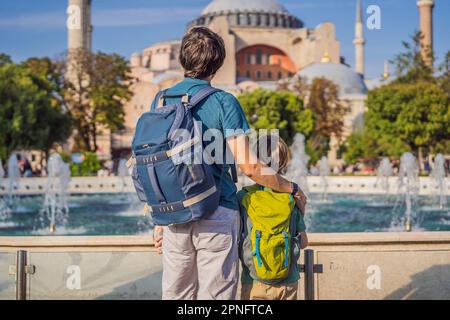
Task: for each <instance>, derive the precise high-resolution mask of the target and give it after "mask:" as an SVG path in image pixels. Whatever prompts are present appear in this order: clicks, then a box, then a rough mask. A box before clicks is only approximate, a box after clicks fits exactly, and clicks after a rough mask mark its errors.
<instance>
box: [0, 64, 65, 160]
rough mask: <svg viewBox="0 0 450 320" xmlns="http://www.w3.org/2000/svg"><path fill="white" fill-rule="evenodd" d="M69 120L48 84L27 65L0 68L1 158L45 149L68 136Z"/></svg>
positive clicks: (6, 65) (9, 65)
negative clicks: (23, 151) (19, 152)
mask: <svg viewBox="0 0 450 320" xmlns="http://www.w3.org/2000/svg"><path fill="white" fill-rule="evenodd" d="M70 132H71V130H70V117H69V115H68V114H66V113H64V112H63V110H62V108H61V105H60V104H59V103H58V102H57V100H56V99H55V96H54V91H53V90H52V86H51V84H49V82H48V79H46V78H45V77H44V76H42V75H39V74H35V73H33V72H32V71H31V70H30V69H29V68H28V67H27V66H26V65H16V64H14V63H8V64H4V65H3V66H1V67H0V157H1V158H5V159H6V158H8V157H9V155H10V154H11V153H12V152H13V151H14V150H18V149H24V150H33V149H38V150H43V151H44V152H46V154H48V150H49V149H50V148H51V147H52V146H53V145H54V144H55V143H61V142H64V141H65V140H66V139H67V138H68V137H69V135H70Z"/></svg>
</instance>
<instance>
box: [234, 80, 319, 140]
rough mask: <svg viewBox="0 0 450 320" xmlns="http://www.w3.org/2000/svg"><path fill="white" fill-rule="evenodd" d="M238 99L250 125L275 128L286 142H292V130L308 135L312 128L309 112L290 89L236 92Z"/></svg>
mask: <svg viewBox="0 0 450 320" xmlns="http://www.w3.org/2000/svg"><path fill="white" fill-rule="evenodd" d="M239 102H240V103H241V105H242V108H243V109H244V112H245V114H246V115H247V119H248V122H249V124H250V125H251V127H252V128H254V129H256V130H259V129H279V130H280V136H281V137H282V138H283V140H285V141H286V142H287V143H288V144H291V143H292V142H293V138H294V136H295V134H296V133H298V132H301V133H303V134H304V135H305V136H306V137H309V136H310V135H311V132H312V131H313V128H314V119H313V114H312V111H311V110H310V109H306V108H305V106H304V104H303V101H302V99H300V97H298V96H297V95H295V94H293V93H291V92H286V91H281V92H274V91H271V90H262V89H258V90H255V91H252V92H247V93H244V94H242V95H240V96H239Z"/></svg>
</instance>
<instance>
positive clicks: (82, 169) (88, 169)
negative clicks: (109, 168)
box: [70, 152, 102, 177]
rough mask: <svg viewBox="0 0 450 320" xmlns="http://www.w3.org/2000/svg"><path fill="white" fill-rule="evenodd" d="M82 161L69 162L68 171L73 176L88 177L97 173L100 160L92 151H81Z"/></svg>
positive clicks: (99, 167)
mask: <svg viewBox="0 0 450 320" xmlns="http://www.w3.org/2000/svg"><path fill="white" fill-rule="evenodd" d="M83 156H84V161H83V162H82V163H81V164H76V163H71V164H70V171H71V172H72V176H73V177H78V176H81V177H90V176H95V175H97V172H98V170H100V169H101V167H102V166H101V164H100V161H99V160H98V157H97V154H96V153H94V152H83Z"/></svg>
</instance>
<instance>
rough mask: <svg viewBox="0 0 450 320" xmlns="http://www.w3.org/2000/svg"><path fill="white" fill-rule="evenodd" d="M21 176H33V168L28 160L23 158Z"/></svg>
mask: <svg viewBox="0 0 450 320" xmlns="http://www.w3.org/2000/svg"><path fill="white" fill-rule="evenodd" d="M22 170H23V176H24V177H25V178H31V177H33V169H32V168H31V164H30V161H28V159H25V160H23V167H22Z"/></svg>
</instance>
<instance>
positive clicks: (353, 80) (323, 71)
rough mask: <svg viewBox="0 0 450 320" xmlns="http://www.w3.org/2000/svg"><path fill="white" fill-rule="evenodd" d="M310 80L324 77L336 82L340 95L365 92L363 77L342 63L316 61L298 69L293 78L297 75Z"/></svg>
mask: <svg viewBox="0 0 450 320" xmlns="http://www.w3.org/2000/svg"><path fill="white" fill-rule="evenodd" d="M299 76H300V77H303V78H306V79H307V80H308V81H311V80H312V79H314V78H325V79H327V80H330V81H332V82H334V83H335V84H337V85H338V86H339V91H340V94H341V95H351V94H367V87H366V84H365V83H364V80H363V78H362V77H361V76H360V75H359V74H358V73H356V72H355V71H353V70H352V69H350V68H349V67H347V66H346V65H343V64H337V63H316V64H312V65H310V66H307V67H306V68H304V69H302V70H300V71H299V72H298V73H297V75H295V76H294V78H293V79H296V78H298V77H299Z"/></svg>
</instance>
